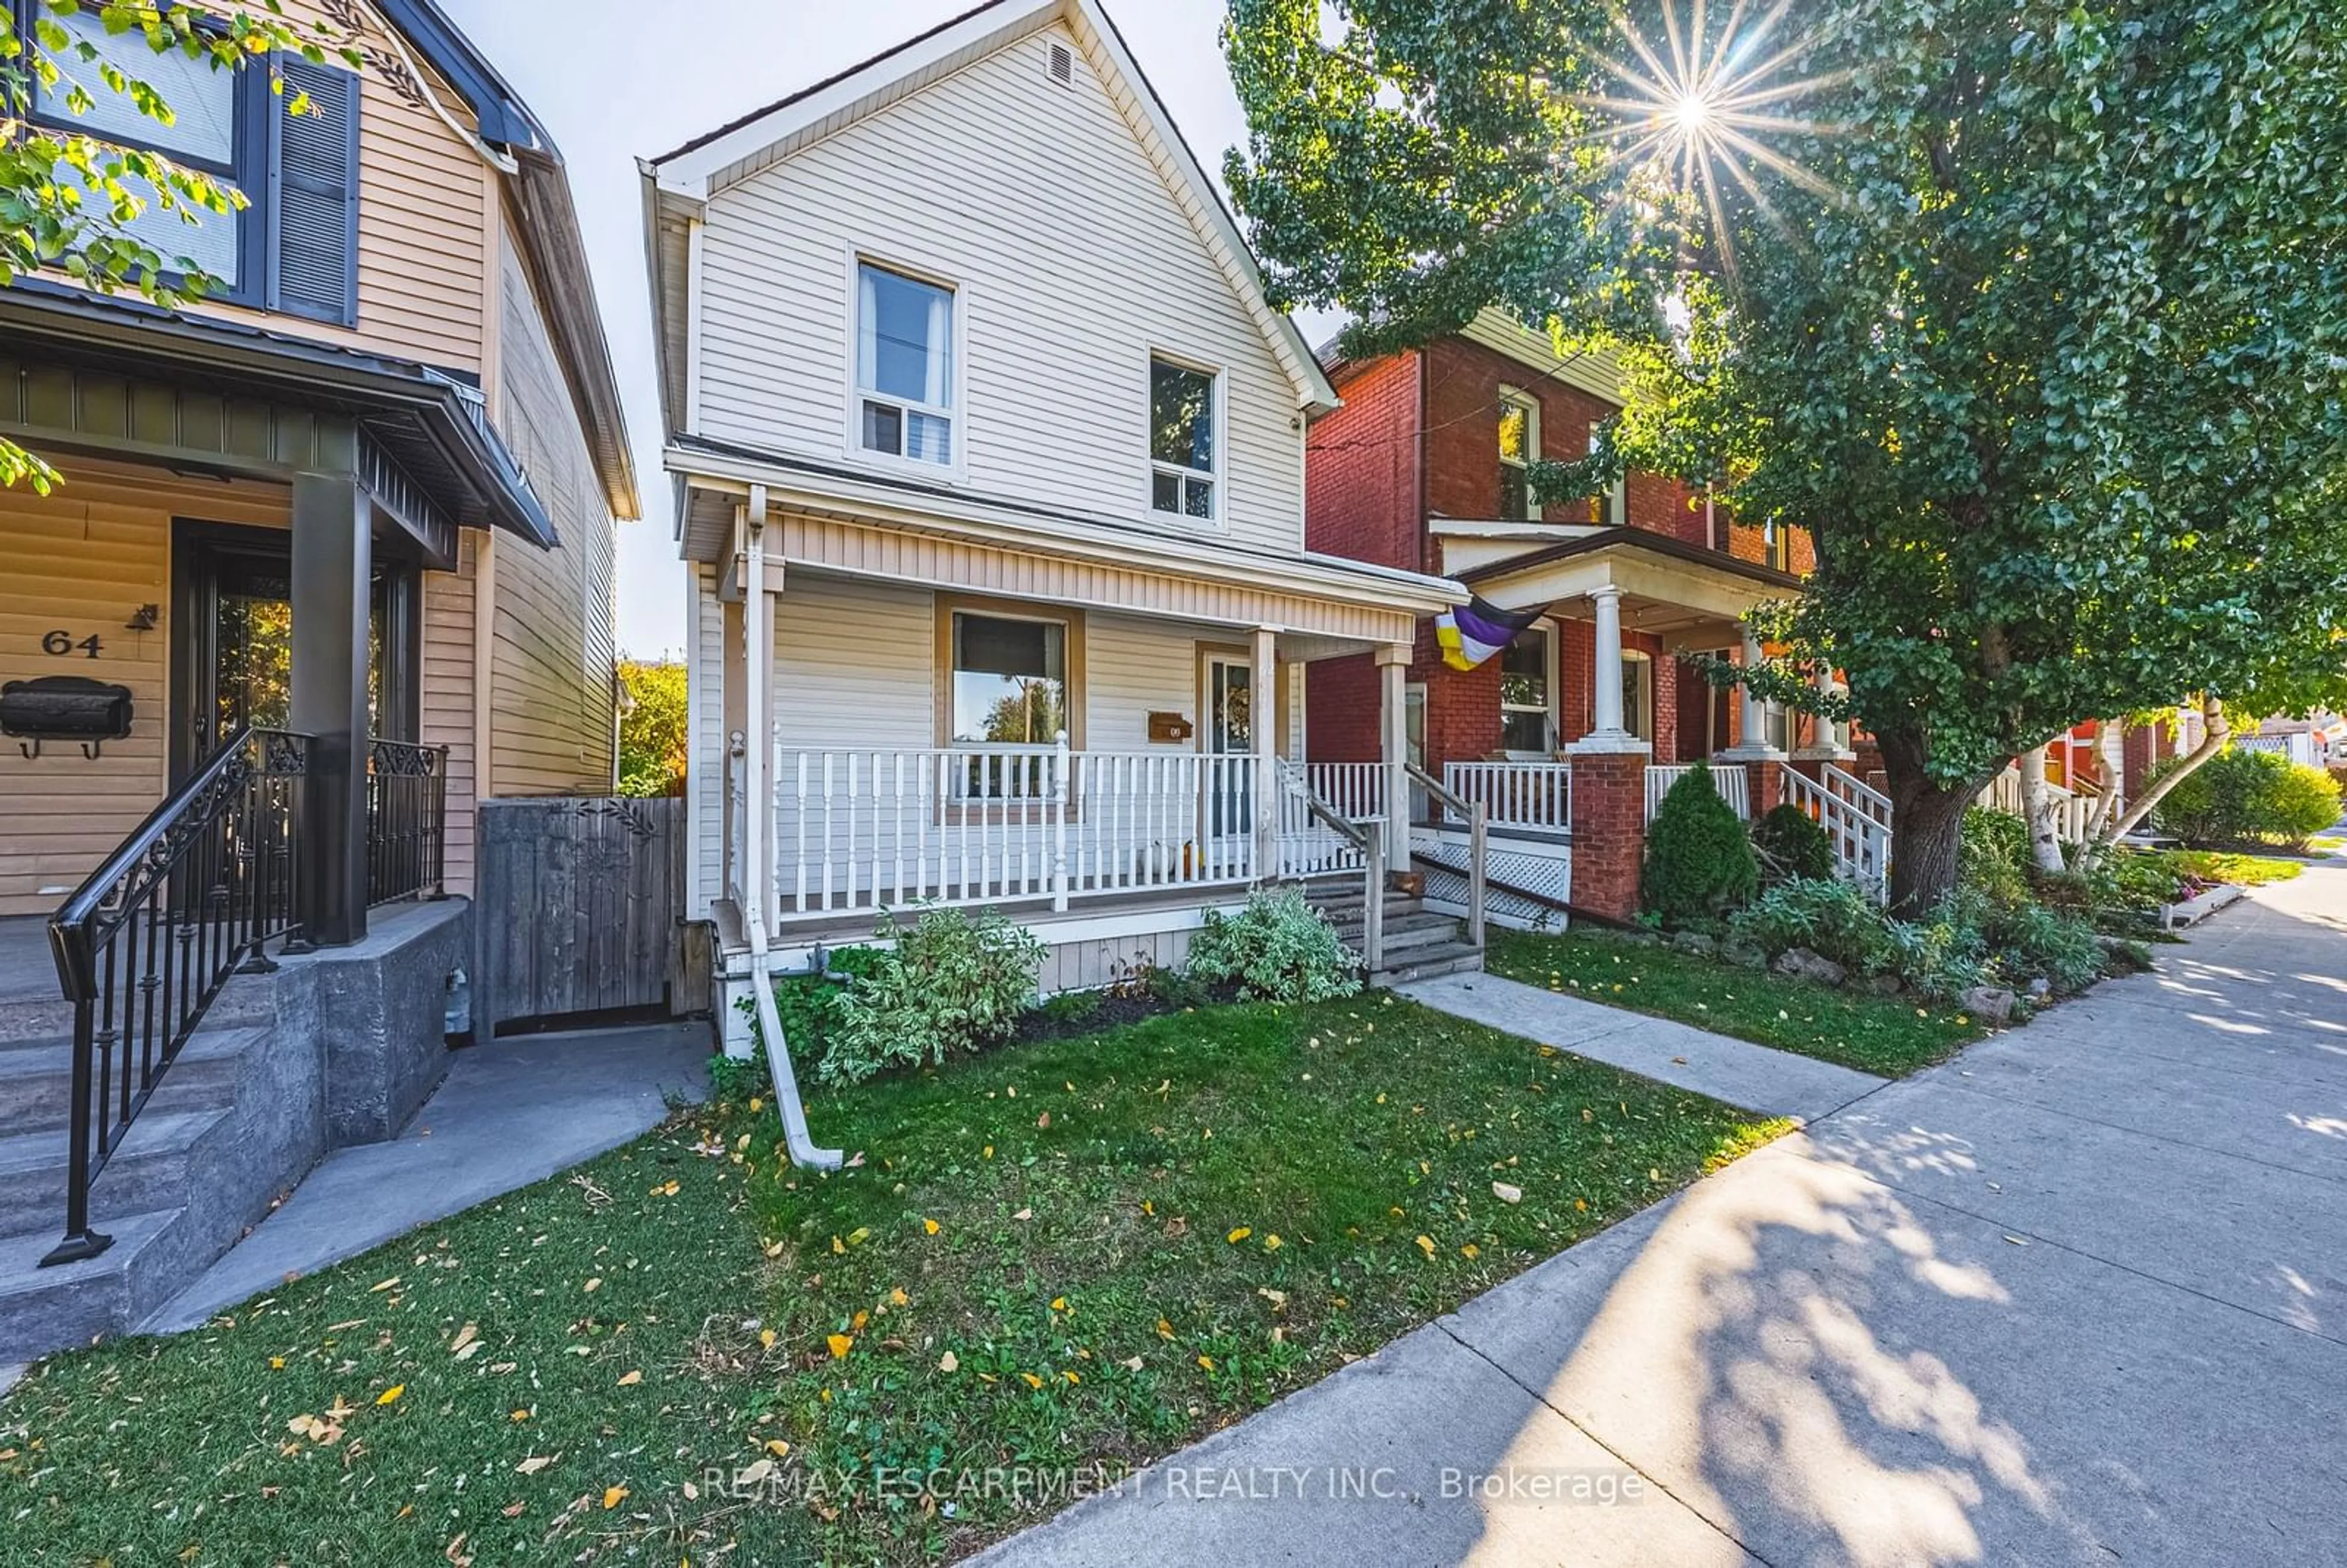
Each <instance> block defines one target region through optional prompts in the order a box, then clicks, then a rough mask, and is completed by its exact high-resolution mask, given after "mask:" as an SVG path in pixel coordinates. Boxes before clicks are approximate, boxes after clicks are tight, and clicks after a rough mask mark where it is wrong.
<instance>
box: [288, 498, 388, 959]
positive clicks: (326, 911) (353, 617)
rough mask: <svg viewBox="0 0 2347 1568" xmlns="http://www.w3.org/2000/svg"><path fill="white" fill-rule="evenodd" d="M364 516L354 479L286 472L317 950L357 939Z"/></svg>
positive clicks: (298, 725) (296, 696)
mask: <svg viewBox="0 0 2347 1568" xmlns="http://www.w3.org/2000/svg"><path fill="white" fill-rule="evenodd" d="M373 521H374V519H373V518H371V517H370V515H369V507H368V502H367V495H366V492H365V491H364V490H363V489H362V488H360V487H359V483H358V480H357V478H356V477H354V476H352V475H349V474H297V475H295V476H294V478H293V704H292V706H293V728H294V729H295V730H297V731H299V732H301V733H303V734H306V735H308V736H309V737H310V738H311V739H310V774H309V779H308V782H307V784H306V785H305V787H306V789H307V791H308V794H309V832H308V840H309V842H308V843H306V844H304V845H302V856H301V863H302V866H303V868H304V874H303V876H302V891H303V901H302V923H303V925H304V927H306V934H307V935H308V937H309V938H310V940H312V941H313V942H316V943H319V944H321V945H323V946H326V947H340V946H343V945H344V944H347V943H351V942H355V941H357V940H358V939H359V938H362V937H364V936H365V935H366V914H367V878H366V757H367V739H368V737H367V611H368V606H369V603H370V602H371V600H372V599H373V581H372V579H373V574H374V563H373V561H372V559H371V551H370V548H369V546H370V543H371V540H370V535H371V533H372V531H373Z"/></svg>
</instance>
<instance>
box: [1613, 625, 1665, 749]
mask: <svg viewBox="0 0 2347 1568" xmlns="http://www.w3.org/2000/svg"><path fill="white" fill-rule="evenodd" d="M1641 670H1643V671H1645V673H1644V675H1643V676H1641V677H1639V680H1640V688H1639V689H1640V691H1641V692H1642V693H1643V695H1644V699H1645V700H1644V702H1641V703H1640V704H1639V707H1640V708H1641V709H1643V712H1632V711H1631V702H1630V681H1631V678H1632V674H1633V672H1634V671H1641ZM1622 687H1623V689H1622V727H1623V728H1624V729H1625V730H1627V731H1629V732H1630V733H1632V734H1634V735H1635V736H1637V737H1638V739H1640V740H1642V741H1644V742H1645V743H1647V744H1649V745H1652V744H1653V743H1654V740H1655V724H1656V720H1657V717H1658V716H1657V715H1656V713H1655V708H1656V707H1657V706H1659V705H1660V704H1661V702H1662V693H1661V692H1660V690H1659V689H1658V688H1657V686H1656V685H1655V656H1654V655H1653V654H1651V653H1649V652H1647V651H1645V649H1643V648H1624V650H1622ZM1640 718H1643V719H1644V720H1645V728H1644V729H1640V728H1639V727H1638V724H1637V723H1635V722H1634V721H1635V720H1637V719H1640Z"/></svg>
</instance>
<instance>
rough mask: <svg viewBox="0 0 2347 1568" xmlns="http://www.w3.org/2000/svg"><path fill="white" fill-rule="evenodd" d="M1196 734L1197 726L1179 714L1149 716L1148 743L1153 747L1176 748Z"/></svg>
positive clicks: (1154, 714) (1153, 714)
mask: <svg viewBox="0 0 2347 1568" xmlns="http://www.w3.org/2000/svg"><path fill="white" fill-rule="evenodd" d="M1196 733H1198V730H1197V726H1196V725H1194V724H1193V723H1190V721H1189V720H1187V719H1185V718H1184V717H1183V716H1182V715H1181V714H1179V713H1152V714H1150V715H1149V743H1150V744H1152V745H1153V746H1178V745H1180V744H1181V743H1183V742H1184V741H1186V740H1188V739H1189V738H1190V737H1191V736H1193V735H1194V734H1196Z"/></svg>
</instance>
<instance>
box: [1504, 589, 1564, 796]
mask: <svg viewBox="0 0 2347 1568" xmlns="http://www.w3.org/2000/svg"><path fill="white" fill-rule="evenodd" d="M1530 630H1531V631H1533V632H1538V633H1539V634H1540V636H1541V638H1542V640H1543V641H1544V643H1545V644H1546V646H1545V647H1544V649H1543V650H1542V653H1543V658H1542V662H1543V663H1544V664H1545V665H1546V666H1547V671H1546V673H1545V675H1544V676H1543V679H1544V680H1545V681H1546V682H1548V701H1547V702H1546V703H1545V704H1544V705H1543V706H1542V707H1541V708H1538V709H1535V708H1533V707H1532V705H1531V704H1529V703H1522V704H1519V703H1515V702H1509V701H1508V699H1507V687H1506V685H1505V681H1506V676H1507V671H1505V670H1504V669H1503V670H1502V671H1501V672H1500V673H1501V682H1502V684H1501V689H1500V691H1501V695H1500V738H1501V743H1502V744H1501V753H1500V754H1501V755H1502V756H1504V757H1507V758H1510V759H1511V760H1512V761H1516V762H1542V763H1544V762H1547V761H1549V760H1551V759H1552V758H1553V757H1554V756H1555V754H1556V753H1554V752H1553V751H1539V752H1518V751H1511V750H1509V749H1508V748H1507V747H1506V745H1505V742H1506V740H1507V729H1508V715H1509V714H1511V713H1531V712H1539V713H1541V714H1542V718H1543V720H1544V723H1545V733H1546V735H1547V738H1548V739H1549V741H1550V742H1551V743H1554V742H1556V741H1557V740H1559V739H1560V738H1561V737H1562V736H1563V733H1564V728H1563V722H1562V720H1561V719H1560V718H1559V713H1560V712H1561V710H1560V708H1559V705H1558V704H1559V703H1560V702H1561V701H1562V699H1563V694H1564V692H1563V688H1564V660H1563V648H1564V634H1563V630H1561V629H1560V628H1559V627H1558V625H1557V623H1556V622H1555V621H1553V620H1542V621H1537V622H1535V623H1533V625H1532V627H1531V628H1530ZM1501 657H1502V658H1505V657H1506V655H1504V654H1502V655H1501Z"/></svg>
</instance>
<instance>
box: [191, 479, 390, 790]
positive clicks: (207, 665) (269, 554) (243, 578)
mask: <svg viewBox="0 0 2347 1568" xmlns="http://www.w3.org/2000/svg"><path fill="white" fill-rule="evenodd" d="M172 555H173V574H172V575H173V583H174V589H175V593H174V600H173V606H172V609H173V615H172V629H173V630H172V649H171V699H172V700H171V714H172V723H171V776H172V779H173V781H174V782H175V783H176V782H177V781H178V780H179V779H181V778H184V777H186V776H187V774H189V772H190V771H191V770H192V769H193V768H194V767H195V765H196V764H198V763H200V762H201V761H202V760H203V759H204V758H205V757H208V756H210V754H211V752H212V749H213V748H214V747H215V746H218V745H219V744H220V743H221V742H222V741H225V740H227V739H228V738H229V737H230V736H231V735H233V734H235V733H237V731H238V730H240V729H241V728H243V727H244V726H246V725H248V724H250V725H253V726H256V727H258V728H261V729H284V728H287V727H288V725H289V724H290V723H291V720H292V712H293V602H292V545H291V542H290V540H289V538H288V536H287V535H285V534H283V533H282V532H278V531H276V530H273V529H269V528H240V527H236V526H234V525H231V524H226V523H201V522H192V521H187V520H182V521H180V522H179V523H178V524H177V525H175V528H174V531H173V549H172ZM420 598H421V595H420V593H419V592H418V578H417V575H416V570H415V567H414V566H413V565H411V564H409V563H406V562H403V561H398V560H381V559H379V560H377V561H376V562H375V565H374V596H373V602H372V605H371V607H370V612H369V615H368V625H367V708H368V721H369V722H368V728H369V731H370V733H373V734H374V735H376V736H379V737H382V738H384V739H386V740H413V739H414V738H415V723H416V711H417V704H416V687H415V671H416V643H417V640H418V638H419V636H420V633H421V628H420V621H419V615H418V604H419V600H420Z"/></svg>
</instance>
